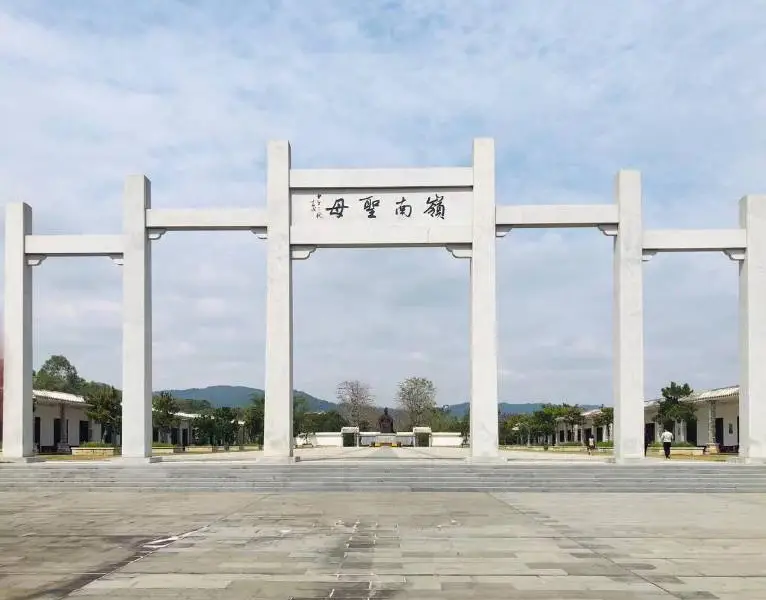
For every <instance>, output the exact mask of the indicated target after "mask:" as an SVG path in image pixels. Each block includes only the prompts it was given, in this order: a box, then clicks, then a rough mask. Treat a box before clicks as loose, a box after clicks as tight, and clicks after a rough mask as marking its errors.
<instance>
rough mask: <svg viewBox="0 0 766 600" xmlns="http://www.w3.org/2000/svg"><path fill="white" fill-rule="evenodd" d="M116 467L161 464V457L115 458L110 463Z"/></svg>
mask: <svg viewBox="0 0 766 600" xmlns="http://www.w3.org/2000/svg"><path fill="white" fill-rule="evenodd" d="M110 462H111V463H112V464H116V465H148V464H151V463H158V462H162V457H161V456H116V457H115V458H114V460H112V461H110Z"/></svg>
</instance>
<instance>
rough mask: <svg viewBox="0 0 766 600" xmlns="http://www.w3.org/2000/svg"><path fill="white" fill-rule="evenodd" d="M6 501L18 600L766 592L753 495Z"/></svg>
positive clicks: (3, 589) (2, 513) (5, 577)
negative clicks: (745, 496)
mask: <svg viewBox="0 0 766 600" xmlns="http://www.w3.org/2000/svg"><path fill="white" fill-rule="evenodd" d="M0 506H2V508H1V509H0V599H3V600H4V599H14V600H21V599H22V598H23V599H24V600H33V599H35V598H40V599H43V600H44V599H46V598H63V597H72V598H75V597H84V598H107V597H108V598H110V599H111V600H121V599H124V600H127V599H138V598H141V599H149V600H151V599H155V598H156V599H160V598H184V599H187V600H195V599H196V598H205V599H206V600H209V599H216V598H221V599H224V598H225V599H235V600H236V599H240V598H241V599H245V598H247V599H254V598H258V599H263V600H270V599H277V598H280V599H283V600H286V599H287V598H291V597H292V598H295V599H300V598H304V599H311V600H316V599H319V598H329V597H330V594H332V598H333V599H340V600H343V599H345V600H353V599H362V598H364V599H368V598H371V597H372V598H380V599H386V598H390V599H394V598H396V599H404V600H407V599H410V598H412V599H417V600H428V599H429V598H440V599H451V598H454V599H466V598H482V599H484V600H487V599H494V598H497V599H500V598H502V599H511V600H513V599H524V600H535V599H540V600H543V599H547V600H553V599H555V600H566V599H580V600H586V599H588V600H594V599H595V600H599V599H602V600H627V599H633V598H635V599H638V598H642V599H652V598H676V599H689V600H690V599H699V600H702V599H712V600H716V599H718V600H725V599H732V598H737V599H738V600H748V598H758V599H759V600H764V599H765V598H766V559H764V554H763V550H762V549H763V548H765V547H766V519H765V518H764V517H766V498H760V499H758V498H755V497H753V496H749V497H747V498H746V499H744V500H743V499H742V496H736V495H715V496H712V495H711V496H705V495H700V494H695V495H683V494H673V495H663V494H646V495H635V494H627V495H621V494H605V495H596V496H588V495H587V494H583V495H582V496H580V495H578V494H566V495H560V496H559V495H556V494H497V495H489V494H468V493H462V494H460V493H459V494H446V493H437V494H386V495H385V496H379V495H376V494H302V495H301V494H289V495H256V494H248V493H232V494H228V493H211V494H200V493H194V494H173V493H147V492H141V493H136V492H121V493H120V494H111V493H106V494H103V493H102V494H98V493H82V494H77V493H72V494H65V493H62V494H55V495H51V494H34V495H33V494H14V493H2V492H0ZM171 536H178V537H177V538H175V537H171ZM150 541H154V542H155V543H154V544H150V545H149V546H147V542H150ZM373 592H374V594H373Z"/></svg>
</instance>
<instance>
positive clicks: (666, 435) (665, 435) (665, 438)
mask: <svg viewBox="0 0 766 600" xmlns="http://www.w3.org/2000/svg"><path fill="white" fill-rule="evenodd" d="M660 440H662V449H663V450H664V451H665V459H666V460H668V459H670V444H671V443H672V442H673V434H672V433H670V432H669V431H668V430H667V427H666V428H665V431H663V432H662V435H661V436H660Z"/></svg>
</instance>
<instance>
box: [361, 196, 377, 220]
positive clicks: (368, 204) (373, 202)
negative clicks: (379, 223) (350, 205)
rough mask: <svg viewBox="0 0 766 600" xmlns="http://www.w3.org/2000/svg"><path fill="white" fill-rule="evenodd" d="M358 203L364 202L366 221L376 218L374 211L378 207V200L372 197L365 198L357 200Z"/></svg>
mask: <svg viewBox="0 0 766 600" xmlns="http://www.w3.org/2000/svg"><path fill="white" fill-rule="evenodd" d="M359 202H364V210H365V211H367V218H368V219H377V218H378V217H377V215H376V214H375V209H376V208H378V206H380V200H378V199H377V198H373V197H372V196H367V197H365V198H359Z"/></svg>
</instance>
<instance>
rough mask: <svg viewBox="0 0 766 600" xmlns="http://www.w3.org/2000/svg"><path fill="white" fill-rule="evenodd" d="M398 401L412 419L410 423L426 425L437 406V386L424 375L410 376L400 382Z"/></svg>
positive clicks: (415, 425)
mask: <svg viewBox="0 0 766 600" xmlns="http://www.w3.org/2000/svg"><path fill="white" fill-rule="evenodd" d="M396 399H397V402H398V403H399V406H400V407H401V408H402V410H403V411H404V412H405V413H406V414H407V416H408V417H409V419H410V425H412V426H414V427H417V426H420V425H424V424H425V423H426V420H427V418H428V415H429V414H430V413H431V411H433V409H434V408H436V386H434V384H433V382H432V381H431V380H430V379H425V378H424V377H408V378H407V379H405V380H404V381H402V382H401V383H400V384H399V389H398V390H397V394H396Z"/></svg>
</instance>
